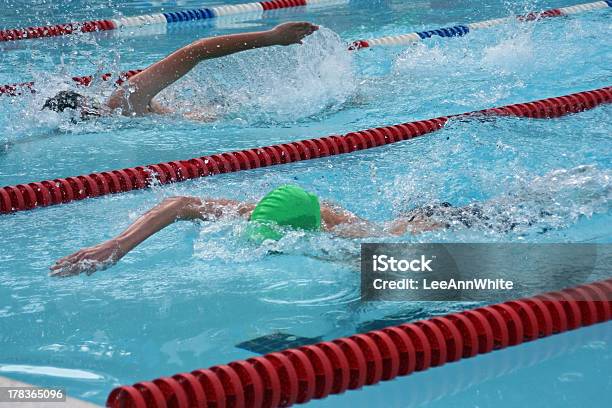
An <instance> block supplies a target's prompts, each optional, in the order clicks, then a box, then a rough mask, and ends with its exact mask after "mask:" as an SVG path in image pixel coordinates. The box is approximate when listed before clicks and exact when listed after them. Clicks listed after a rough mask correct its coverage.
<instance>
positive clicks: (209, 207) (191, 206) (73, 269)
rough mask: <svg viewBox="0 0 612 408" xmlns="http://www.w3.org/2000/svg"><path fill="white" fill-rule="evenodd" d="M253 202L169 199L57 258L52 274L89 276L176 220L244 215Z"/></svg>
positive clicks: (250, 209) (114, 261)
mask: <svg viewBox="0 0 612 408" xmlns="http://www.w3.org/2000/svg"><path fill="white" fill-rule="evenodd" d="M253 207H254V206H253V205H252V204H248V203H241V202H238V201H233V200H223V199H222V200H200V199H199V198H197V197H172V198H167V199H165V200H164V201H162V202H161V203H159V204H158V205H157V206H155V207H153V208H152V209H151V210H149V211H147V212H146V213H145V214H143V215H142V216H141V217H140V218H138V219H137V220H136V221H135V222H134V223H133V224H132V225H130V226H129V227H128V228H127V229H126V230H125V231H123V232H122V233H121V234H119V235H118V236H117V237H115V238H113V239H110V240H108V241H105V242H102V243H101V244H98V245H95V246H93V247H90V248H85V249H81V250H80V251H78V252H75V253H74V254H72V255H68V256H67V257H64V258H62V259H60V260H58V261H57V262H56V263H55V265H53V266H52V267H51V273H50V275H51V276H71V275H78V274H80V273H83V272H86V273H87V274H88V275H90V274H92V273H94V272H95V271H98V270H101V269H105V268H107V267H109V266H112V265H114V264H115V263H117V262H118V261H119V260H120V259H121V258H123V257H124V256H125V255H126V254H127V253H128V252H130V251H131V250H132V249H134V248H136V247H137V246H138V245H139V244H140V243H142V242H143V241H145V240H146V239H147V238H149V237H150V236H151V235H153V234H155V233H157V232H159V231H161V230H162V229H164V228H166V227H167V226H169V225H171V224H173V223H174V222H176V221H188V220H198V219H200V220H208V219H212V218H219V217H222V216H223V215H226V214H227V213H230V212H234V213H237V214H239V215H242V216H245V215H248V214H250V212H251V211H252V210H253Z"/></svg>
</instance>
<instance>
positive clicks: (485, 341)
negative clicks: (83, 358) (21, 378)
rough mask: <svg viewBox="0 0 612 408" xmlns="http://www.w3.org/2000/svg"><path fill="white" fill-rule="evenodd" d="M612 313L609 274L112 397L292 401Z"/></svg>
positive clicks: (200, 402)
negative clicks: (587, 282) (570, 285)
mask: <svg viewBox="0 0 612 408" xmlns="http://www.w3.org/2000/svg"><path fill="white" fill-rule="evenodd" d="M611 318H612V279H608V280H604V281H600V282H595V283H590V284H586V285H582V286H578V287H575V288H571V289H566V290H562V291H558V292H551V293H546V294H541V295H538V296H534V297H531V298H525V299H520V300H514V301H509V302H504V303H500V304H496V305H490V306H484V307H480V308H477V309H474V310H467V311H463V312H459V313H453V314H450V315H446V316H441V317H434V318H432V319H429V320H422V321H417V322H415V323H408V324H402V325H399V326H391V327H387V328H384V329H381V330H375V331H371V332H368V333H364V334H356V335H353V336H350V337H346V338H341V339H336V340H332V341H326V342H321V343H317V344H313V345H310V346H303V347H299V348H295V349H288V350H283V351H279V352H275V353H271V354H267V355H265V356H262V357H253V358H250V359H248V360H242V361H234V362H232V363H229V364H226V365H219V366H214V367H211V368H209V369H200V370H195V371H192V372H190V373H182V374H176V375H174V376H172V377H163V378H159V379H156V380H153V381H151V382H139V383H136V384H134V385H132V386H122V387H117V388H115V389H114V390H112V391H111V393H110V394H109V396H108V399H107V402H106V404H107V407H111V408H119V407H122V408H153V407H179V408H182V407H184V408H193V407H245V408H251V407H267V408H275V407H287V406H290V405H293V404H302V403H305V402H308V401H309V400H311V399H319V398H325V397H326V396H328V395H330V394H340V393H342V392H344V391H346V390H353V389H356V388H360V387H362V386H364V385H372V384H376V383H378V382H380V381H388V380H391V379H393V378H395V377H398V376H405V375H408V374H411V373H412V372H415V371H423V370H426V369H428V368H430V367H439V366H442V365H444V364H445V363H449V362H453V361H457V360H460V359H462V358H468V357H474V356H476V355H478V354H484V353H488V352H490V351H493V350H499V349H503V348H506V347H510V346H515V345H519V344H521V343H523V342H528V341H532V340H536V339H539V338H542V337H547V336H550V335H553V334H557V333H561V332H565V331H568V330H573V329H577V328H579V327H583V326H589V325H592V324H595V323H601V322H606V321H609V320H610V319H611Z"/></svg>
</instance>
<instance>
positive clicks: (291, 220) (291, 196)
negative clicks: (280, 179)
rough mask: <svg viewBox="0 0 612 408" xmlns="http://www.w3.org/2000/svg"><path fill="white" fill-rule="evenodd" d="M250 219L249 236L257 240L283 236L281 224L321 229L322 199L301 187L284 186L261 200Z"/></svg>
mask: <svg viewBox="0 0 612 408" xmlns="http://www.w3.org/2000/svg"><path fill="white" fill-rule="evenodd" d="M249 221H250V223H249V224H250V225H249V227H248V229H247V234H248V237H249V238H250V239H251V240H254V241H257V242H261V241H264V240H266V239H272V240H275V241H277V240H279V239H281V238H282V237H283V231H282V228H279V227H290V228H293V229H302V230H306V231H318V230H319V229H320V228H321V207H320V205H319V199H318V198H317V196H316V195H314V194H310V193H308V192H306V191H305V190H304V189H302V188H300V187H298V186H294V185H289V184H288V185H285V186H281V187H278V188H276V189H274V190H272V191H271V192H269V193H268V194H267V195H266V196H265V197H264V198H262V199H261V201H259V203H258V204H257V206H256V207H255V209H254V210H253V213H252V214H251V218H250V219H249Z"/></svg>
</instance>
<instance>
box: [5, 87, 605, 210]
mask: <svg viewBox="0 0 612 408" xmlns="http://www.w3.org/2000/svg"><path fill="white" fill-rule="evenodd" d="M610 102H612V87H605V88H601V89H595V90H592V91H585V92H579V93H575V94H571V95H566V96H561V97H555V98H548V99H542V100H538V101H533V102H527V103H518V104H514V105H507V106H502V107H499V108H492V109H484V110H480V111H475V112H469V113H463V114H460V115H452V116H441V117H438V118H434V119H428V120H420V121H416V122H408V123H402V124H399V125H393V126H386V127H379V128H374V129H366V130H361V131H358V132H351V133H347V134H345V135H332V136H327V137H321V138H316V139H306V140H300V141H297V142H289V143H283V144H278V145H272V146H265V147H259V148H254V149H247V150H242V151H235V152H226V153H218V154H213V155H211V156H203V157H198V158H194V159H190V160H179V161H172V162H167V163H158V164H151V165H148V166H139V167H130V168H127V169H122V170H112V171H103V172H100V173H92V174H88V175H83V176H76V177H67V178H58V179H55V180H45V181H41V182H34V183H27V184H17V185H14V186H5V187H1V188H0V214H1V213H10V212H14V211H22V210H31V209H34V208H37V207H45V206H48V205H53V204H60V203H68V202H70V201H76V200H83V199H85V198H91V197H98V196H103V195H107V194H114V193H120V192H125V191H132V190H138V189H143V188H147V187H149V186H150V184H151V182H152V181H154V179H155V180H157V182H159V183H161V184H167V183H172V182H177V181H183V180H189V179H194V178H198V177H204V176H210V175H214V174H219V173H232V172H237V171H241V170H249V169H256V168H259V167H268V166H274V165H278V164H286V163H291V162H296V161H302V160H310V159H316V158H319V157H326V156H335V155H339V154H344V153H351V152H354V151H358V150H365V149H370V148H373V147H377V146H382V145H386V144H391V143H396V142H400V141H403V140H408V139H411V138H413V137H417V136H421V135H424V134H427V133H431V132H434V131H436V130H438V129H441V128H442V127H444V125H445V124H446V122H448V120H449V119H450V118H458V117H468V116H483V115H484V116H518V117H528V118H555V117H559V116H563V115H566V114H568V113H575V112H581V111H583V110H587V109H592V108H594V107H595V106H598V105H601V104H604V103H610Z"/></svg>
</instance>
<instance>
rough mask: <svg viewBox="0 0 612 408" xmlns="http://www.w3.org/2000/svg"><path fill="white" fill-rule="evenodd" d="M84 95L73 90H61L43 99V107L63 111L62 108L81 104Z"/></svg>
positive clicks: (71, 107) (76, 106)
mask: <svg viewBox="0 0 612 408" xmlns="http://www.w3.org/2000/svg"><path fill="white" fill-rule="evenodd" d="M84 102H85V97H84V96H83V95H81V94H80V93H77V92H74V91H61V92H59V93H58V94H57V95H55V96H54V97H52V98H49V99H47V100H46V101H45V104H44V105H43V109H49V110H52V111H55V112H63V111H64V109H77V108H80V107H82V106H83V104H84Z"/></svg>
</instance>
